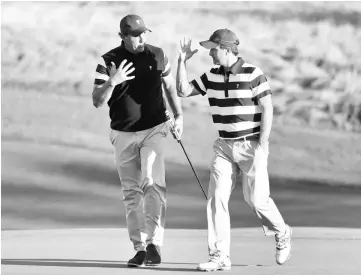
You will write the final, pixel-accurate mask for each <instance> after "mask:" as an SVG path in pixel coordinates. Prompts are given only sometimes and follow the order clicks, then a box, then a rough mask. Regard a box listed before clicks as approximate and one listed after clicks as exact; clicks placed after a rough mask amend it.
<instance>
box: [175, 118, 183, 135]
mask: <svg viewBox="0 0 361 275" xmlns="http://www.w3.org/2000/svg"><path fill="white" fill-rule="evenodd" d="M174 128H175V130H176V131H177V132H178V134H179V137H181V136H182V133H183V115H176V116H175V117H174Z"/></svg>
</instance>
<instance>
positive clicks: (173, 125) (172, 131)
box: [165, 110, 181, 142]
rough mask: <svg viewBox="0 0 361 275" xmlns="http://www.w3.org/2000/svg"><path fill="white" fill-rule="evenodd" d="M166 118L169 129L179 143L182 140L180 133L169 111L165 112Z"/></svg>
mask: <svg viewBox="0 0 361 275" xmlns="http://www.w3.org/2000/svg"><path fill="white" fill-rule="evenodd" d="M165 116H166V118H167V121H166V122H167V124H168V125H169V129H170V131H171V133H172V135H173V137H174V139H176V140H177V141H178V142H179V141H180V140H181V138H180V136H179V133H178V131H177V130H176V129H175V123H174V120H173V119H172V117H171V116H170V114H169V112H168V110H166V111H165Z"/></svg>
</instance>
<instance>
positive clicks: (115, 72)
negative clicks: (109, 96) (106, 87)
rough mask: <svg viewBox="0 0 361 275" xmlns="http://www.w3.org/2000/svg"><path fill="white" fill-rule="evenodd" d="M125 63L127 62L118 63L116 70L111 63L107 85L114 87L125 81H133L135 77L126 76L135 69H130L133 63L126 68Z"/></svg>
mask: <svg viewBox="0 0 361 275" xmlns="http://www.w3.org/2000/svg"><path fill="white" fill-rule="evenodd" d="M125 63H127V60H126V59H124V60H123V61H122V63H120V65H119V67H118V69H117V68H116V66H115V64H114V62H111V64H112V67H111V68H110V73H109V74H110V77H109V83H110V85H111V86H116V85H118V84H120V83H123V82H124V81H126V80H130V79H133V78H134V77H135V76H128V75H129V74H130V73H132V72H133V71H134V70H135V68H134V67H132V68H130V67H131V66H132V65H133V63H132V62H130V63H128V64H127V65H126V66H124V65H125Z"/></svg>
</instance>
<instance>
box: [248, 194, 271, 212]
mask: <svg viewBox="0 0 361 275" xmlns="http://www.w3.org/2000/svg"><path fill="white" fill-rule="evenodd" d="M247 203H248V204H249V205H250V206H251V207H252V208H253V209H256V210H257V209H263V208H264V207H265V205H266V204H267V198H255V197H251V198H249V200H247Z"/></svg>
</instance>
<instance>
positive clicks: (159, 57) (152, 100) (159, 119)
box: [102, 43, 170, 132]
mask: <svg viewBox="0 0 361 275" xmlns="http://www.w3.org/2000/svg"><path fill="white" fill-rule="evenodd" d="M102 57H103V59H104V61H105V64H106V66H107V71H108V72H109V70H110V68H111V62H114V64H115V65H116V67H117V68H118V67H119V65H120V63H121V62H122V61H123V60H124V59H127V64H128V63H129V62H133V65H132V66H134V68H135V71H133V72H132V73H131V74H130V76H132V75H134V76H135V78H133V79H131V80H127V81H125V82H123V83H121V84H119V85H117V86H115V88H114V91H113V93H112V96H111V98H110V99H109V101H108V105H109V108H110V109H109V116H110V119H111V123H110V127H111V128H112V129H114V130H118V131H125V132H136V131H142V130H146V129H150V128H152V127H154V126H156V125H158V124H161V123H163V122H165V121H166V118H165V109H166V108H165V102H164V100H163V94H162V77H164V76H167V75H168V74H169V73H170V67H169V66H168V68H169V69H167V71H165V68H166V65H167V62H168V59H167V57H166V56H165V54H164V52H163V50H162V49H161V48H157V47H154V46H152V45H149V44H146V45H145V49H144V51H143V52H142V53H138V54H133V53H131V52H129V51H127V50H126V49H125V47H124V44H123V43H122V45H121V46H119V47H117V48H115V49H113V50H111V51H109V52H107V53H106V54H104V55H103V56H102Z"/></svg>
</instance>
